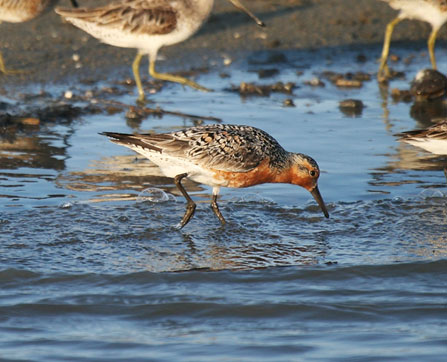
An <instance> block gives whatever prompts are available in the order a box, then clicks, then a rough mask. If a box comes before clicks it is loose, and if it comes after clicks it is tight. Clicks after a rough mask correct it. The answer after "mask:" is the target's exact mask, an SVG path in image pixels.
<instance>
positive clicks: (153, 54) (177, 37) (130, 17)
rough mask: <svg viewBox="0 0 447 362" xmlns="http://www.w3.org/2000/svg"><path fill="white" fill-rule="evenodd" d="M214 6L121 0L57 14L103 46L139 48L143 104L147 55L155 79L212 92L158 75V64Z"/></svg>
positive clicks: (200, 0) (182, 0)
mask: <svg viewBox="0 0 447 362" xmlns="http://www.w3.org/2000/svg"><path fill="white" fill-rule="evenodd" d="M229 1H230V2H231V3H233V5H234V6H236V7H237V8H238V9H240V10H241V11H244V12H245V13H247V14H248V15H249V16H250V17H251V18H253V19H254V20H255V21H256V23H257V24H258V25H259V26H264V23H263V22H262V21H261V20H259V19H258V18H257V17H256V16H255V15H254V14H253V13H251V12H250V11H249V10H248V9H247V8H245V7H244V6H243V5H242V4H241V2H240V1H239V0H229ZM213 4H214V0H121V1H117V2H113V3H111V4H109V5H106V6H104V7H98V8H94V9H85V8H83V9H76V10H74V9H61V8H56V12H57V13H58V14H59V15H61V16H63V17H64V18H65V19H66V20H67V21H69V22H71V23H72V24H73V25H74V26H77V27H78V28H80V29H82V30H84V31H86V32H87V33H89V34H90V35H92V36H93V37H95V38H97V39H99V40H100V41H102V42H103V43H106V44H110V45H113V46H117V47H122V48H136V49H138V52H137V56H136V58H135V60H134V62H133V65H132V70H133V74H134V77H135V82H136V85H137V88H138V94H139V97H138V100H140V101H142V100H144V91H143V86H142V83H141V79H140V74H139V67H140V61H141V58H142V57H143V56H144V55H146V54H147V55H148V56H149V74H150V75H151V76H152V77H153V78H157V79H161V80H165V81H170V82H176V83H180V84H183V85H188V86H190V87H192V88H195V89H199V90H202V91H209V89H207V88H205V87H202V86H201V85H199V84H197V83H195V82H193V81H191V80H189V79H187V78H184V77H181V76H178V75H173V74H168V73H158V72H157V71H156V70H155V61H156V58H157V53H158V50H159V49H160V48H161V47H163V46H168V45H173V44H176V43H180V42H182V41H184V40H186V39H188V38H189V37H191V36H192V35H193V34H194V33H196V32H197V30H199V28H200V27H201V25H202V24H203V23H204V22H205V20H206V19H207V18H208V16H209V14H210V13H211V10H212V7H213Z"/></svg>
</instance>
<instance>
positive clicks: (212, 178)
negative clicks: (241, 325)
mask: <svg viewBox="0 0 447 362" xmlns="http://www.w3.org/2000/svg"><path fill="white" fill-rule="evenodd" d="M101 134H103V135H105V136H107V137H109V139H110V140H111V141H112V142H114V143H117V144H119V145H122V146H125V147H128V148H130V149H132V150H133V151H135V152H138V153H140V154H142V155H143V156H145V157H147V158H148V159H150V160H151V161H152V162H154V163H155V164H157V165H158V166H159V167H160V169H161V172H162V173H163V174H164V175H166V176H167V177H172V178H174V182H175V185H176V186H177V188H178V189H179V190H180V192H181V193H182V195H183V196H184V197H185V199H186V201H187V207H186V212H185V215H184V216H183V218H182V220H181V222H180V224H179V227H180V228H182V227H184V226H185V225H186V224H187V223H188V222H189V220H190V219H191V217H192V216H193V214H194V211H195V208H196V204H195V203H194V201H193V200H192V199H191V197H190V196H189V195H188V193H187V192H186V190H185V189H184V187H183V185H182V183H181V181H182V179H183V178H185V177H186V178H189V179H190V180H193V181H195V182H198V183H202V184H205V185H209V186H212V188H213V195H212V199H211V207H212V209H213V211H214V213H215V214H216V216H217V217H218V219H219V220H220V222H221V223H222V225H224V224H225V219H224V217H223V216H222V214H221V212H220V211H219V207H218V205H217V196H218V194H219V191H220V187H222V186H223V187H237V188H239V187H249V186H254V185H259V184H263V183H289V184H294V185H299V186H301V187H304V188H305V189H306V190H308V191H309V192H310V193H311V194H312V196H313V197H314V198H315V200H316V201H317V203H318V205H319V206H320V208H321V210H322V211H323V214H324V216H326V217H329V213H328V211H327V209H326V205H325V204H324V201H323V198H322V197H321V194H320V191H319V190H318V185H317V181H318V177H319V176H320V169H319V168H318V165H317V163H316V162H315V161H314V160H313V159H312V158H311V157H309V156H307V155H304V154H302V153H292V152H287V151H286V150H284V149H283V148H282V147H281V145H280V144H279V143H278V142H277V141H276V140H275V139H274V138H273V137H272V136H270V135H269V134H268V133H266V132H264V131H262V130H260V129H258V128H254V127H250V126H238V125H223V124H215V125H207V126H198V127H191V128H187V129H184V130H181V131H177V132H172V133H162V134H123V133H113V132H104V133H101Z"/></svg>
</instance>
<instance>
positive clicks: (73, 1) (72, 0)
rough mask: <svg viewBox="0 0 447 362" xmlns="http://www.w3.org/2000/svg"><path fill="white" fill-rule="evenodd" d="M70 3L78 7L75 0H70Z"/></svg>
mask: <svg viewBox="0 0 447 362" xmlns="http://www.w3.org/2000/svg"><path fill="white" fill-rule="evenodd" d="M71 5H73V7H74V8H77V7H78V3H77V1H76V0H71Z"/></svg>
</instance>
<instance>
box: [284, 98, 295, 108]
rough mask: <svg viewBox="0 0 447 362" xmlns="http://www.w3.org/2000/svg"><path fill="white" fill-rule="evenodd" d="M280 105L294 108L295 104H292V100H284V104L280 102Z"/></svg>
mask: <svg viewBox="0 0 447 362" xmlns="http://www.w3.org/2000/svg"><path fill="white" fill-rule="evenodd" d="M282 105H283V106H284V107H295V103H294V102H293V99H290V98H287V99H284V102H282Z"/></svg>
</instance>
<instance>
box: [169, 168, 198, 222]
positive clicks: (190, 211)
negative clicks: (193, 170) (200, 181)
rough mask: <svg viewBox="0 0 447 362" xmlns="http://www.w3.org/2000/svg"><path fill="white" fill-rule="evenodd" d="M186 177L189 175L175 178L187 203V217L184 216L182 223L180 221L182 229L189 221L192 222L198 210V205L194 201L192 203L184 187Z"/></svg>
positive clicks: (183, 174) (184, 174) (182, 174)
mask: <svg viewBox="0 0 447 362" xmlns="http://www.w3.org/2000/svg"><path fill="white" fill-rule="evenodd" d="M186 176H188V174H187V173H181V174H180V175H177V176H175V177H174V182H175V185H176V186H177V188H178V189H179V190H180V192H181V193H182V195H183V196H184V197H185V199H186V201H187V204H186V212H185V215H183V219H182V221H180V229H181V228H182V227H183V226H185V225H186V224H187V223H188V222H189V220H191V218H192V216H193V215H194V211H195V210H196V204H195V203H194V201H192V199H191V197H190V196H189V195H188V193H187V192H186V190H185V188H184V187H183V185H182V179H183V178H184V177H186Z"/></svg>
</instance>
